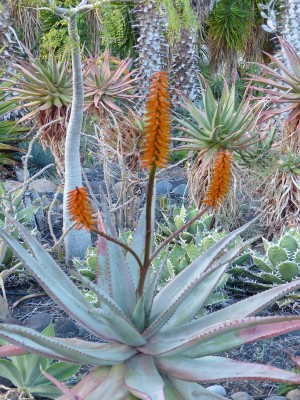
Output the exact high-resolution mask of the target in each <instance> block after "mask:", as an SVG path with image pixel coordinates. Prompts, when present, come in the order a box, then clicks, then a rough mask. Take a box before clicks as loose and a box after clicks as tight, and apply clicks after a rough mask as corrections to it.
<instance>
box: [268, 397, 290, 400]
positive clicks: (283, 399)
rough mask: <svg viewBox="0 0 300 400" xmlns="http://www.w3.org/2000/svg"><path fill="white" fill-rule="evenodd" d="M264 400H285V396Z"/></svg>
mask: <svg viewBox="0 0 300 400" xmlns="http://www.w3.org/2000/svg"><path fill="white" fill-rule="evenodd" d="M266 400H286V397H285V396H269V397H266Z"/></svg>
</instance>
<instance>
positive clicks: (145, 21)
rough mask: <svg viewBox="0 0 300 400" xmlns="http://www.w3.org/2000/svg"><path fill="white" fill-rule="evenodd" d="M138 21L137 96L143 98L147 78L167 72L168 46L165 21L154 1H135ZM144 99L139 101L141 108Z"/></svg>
mask: <svg viewBox="0 0 300 400" xmlns="http://www.w3.org/2000/svg"><path fill="white" fill-rule="evenodd" d="M135 13H136V19H137V21H138V28H139V38H138V53H139V57H138V61H137V64H138V65H137V66H138V68H139V75H140V77H141V80H140V84H139V89H138V94H139V95H141V96H143V97H144V96H145V95H146V93H147V91H148V87H149V78H150V77H151V76H152V75H153V74H154V72H157V71H166V70H168V56H169V45H168V42H167V39H166V34H165V33H166V26H167V24H166V20H165V19H164V18H163V16H161V15H160V14H159V12H158V11H157V8H156V3H155V1H154V0H150V1H149V0H137V1H136V6H135ZM143 103H144V99H141V100H140V101H139V104H138V106H139V107H142V106H143Z"/></svg>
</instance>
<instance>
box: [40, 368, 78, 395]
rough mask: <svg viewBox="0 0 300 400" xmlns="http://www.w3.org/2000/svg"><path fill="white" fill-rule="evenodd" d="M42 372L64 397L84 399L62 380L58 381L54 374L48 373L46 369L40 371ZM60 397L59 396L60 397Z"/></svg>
mask: <svg viewBox="0 0 300 400" xmlns="http://www.w3.org/2000/svg"><path fill="white" fill-rule="evenodd" d="M42 374H43V375H44V376H45V377H46V378H47V379H49V381H50V382H52V383H53V384H54V385H55V386H56V387H57V388H58V389H60V390H61V391H62V393H64V395H65V396H66V399H68V400H85V399H84V398H83V397H81V396H79V395H78V394H76V393H75V392H74V391H73V390H72V389H70V388H68V386H66V385H65V384H64V383H63V382H60V381H59V380H58V379H56V378H54V376H52V375H50V374H48V372H46V371H42ZM60 398H61V397H60Z"/></svg>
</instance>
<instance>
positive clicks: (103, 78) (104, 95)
mask: <svg viewBox="0 0 300 400" xmlns="http://www.w3.org/2000/svg"><path fill="white" fill-rule="evenodd" d="M130 64H131V60H130V58H127V59H125V60H120V59H118V58H116V57H112V56H111V55H110V53H109V52H104V53H103V54H102V55H99V56H96V57H95V58H88V59H86V61H85V63H84V65H83V70H84V71H83V78H84V97H85V110H87V111H88V112H91V113H95V114H96V115H97V116H98V117H99V118H100V121H101V122H106V121H107V120H108V118H109V115H110V113H113V114H116V113H117V114H119V115H122V114H123V113H124V108H123V109H122V106H125V107H126V106H127V108H128V105H129V104H130V103H131V102H132V99H133V98H135V97H136V95H134V93H133V87H134V86H133V85H134V83H135V82H136V80H137V78H133V77H132V75H133V74H134V72H135V70H132V71H129V67H130Z"/></svg>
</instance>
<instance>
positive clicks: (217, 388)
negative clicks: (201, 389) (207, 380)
mask: <svg viewBox="0 0 300 400" xmlns="http://www.w3.org/2000/svg"><path fill="white" fill-rule="evenodd" d="M206 390H209V391H210V392H212V393H214V394H218V395H219V396H223V397H226V396H227V393H226V390H225V389H224V388H223V386H221V385H212V386H209V387H207V388H206Z"/></svg>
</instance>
